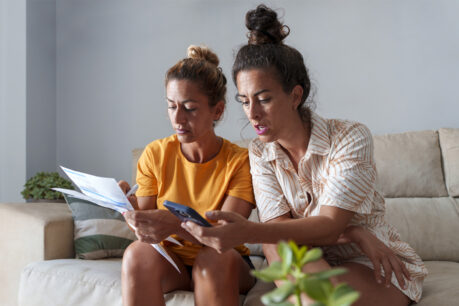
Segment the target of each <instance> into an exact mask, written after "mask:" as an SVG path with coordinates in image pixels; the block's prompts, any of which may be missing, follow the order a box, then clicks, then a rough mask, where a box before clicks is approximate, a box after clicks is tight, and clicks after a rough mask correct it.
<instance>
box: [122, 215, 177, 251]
mask: <svg viewBox="0 0 459 306" xmlns="http://www.w3.org/2000/svg"><path fill="white" fill-rule="evenodd" d="M124 219H125V220H126V222H127V223H128V224H129V225H130V226H131V227H132V228H133V229H134V230H135V234H136V236H137V238H138V239H139V240H140V241H141V242H146V243H160V242H161V241H163V240H164V239H166V238H167V237H169V236H170V235H172V234H175V232H176V231H177V229H179V228H180V221H179V220H178V219H177V217H175V216H174V215H172V214H171V213H170V212H169V211H167V210H164V209H153V210H138V211H127V212H126V213H124Z"/></svg>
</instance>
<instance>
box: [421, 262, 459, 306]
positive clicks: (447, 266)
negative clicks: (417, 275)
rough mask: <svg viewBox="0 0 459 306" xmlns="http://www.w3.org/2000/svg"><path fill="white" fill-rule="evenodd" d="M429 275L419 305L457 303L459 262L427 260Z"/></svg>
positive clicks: (441, 305)
mask: <svg viewBox="0 0 459 306" xmlns="http://www.w3.org/2000/svg"><path fill="white" fill-rule="evenodd" d="M425 264H426V267H427V270H429V275H427V278H426V279H425V280H424V286H423V288H422V298H421V301H419V303H417V304H416V305H417V306H433V305H435V306H448V305H457V304H458V301H459V290H458V288H459V263H457V262H448V261H427V262H425Z"/></svg>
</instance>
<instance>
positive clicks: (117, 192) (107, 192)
mask: <svg viewBox="0 0 459 306" xmlns="http://www.w3.org/2000/svg"><path fill="white" fill-rule="evenodd" d="M61 168H62V170H63V171H64V172H65V174H67V176H68V177H69V178H70V179H71V180H72V182H73V183H74V184H75V185H76V186H77V187H78V188H79V189H80V190H81V192H78V191H75V190H71V189H63V188H52V189H53V190H56V191H59V192H62V193H65V194H68V195H70V196H72V197H75V198H78V199H82V200H86V201H89V202H92V203H95V204H97V205H99V206H103V207H106V208H110V209H113V210H116V211H118V212H120V213H125V212H127V211H129V210H134V208H133V207H132V205H131V203H130V202H129V200H128V199H127V197H126V195H125V194H124V192H123V191H122V190H121V188H120V187H119V185H118V183H117V182H116V180H115V179H114V178H107V177H100V176H94V175H91V174H87V173H83V172H79V171H75V170H71V169H68V168H65V167H62V166H61ZM130 226H131V227H132V228H133V229H134V230H135V227H134V226H132V225H131V224H130ZM166 240H168V241H171V242H173V243H175V244H178V245H182V244H181V243H180V242H178V241H177V240H175V239H174V238H172V237H168V238H166ZM151 246H152V247H154V248H155V250H156V251H158V252H159V253H160V254H161V255H162V256H163V257H164V258H166V259H167V260H168V261H169V262H170V263H171V264H172V265H173V266H174V268H175V269H177V271H178V272H179V273H180V270H179V268H178V267H177V264H176V263H175V262H174V260H173V259H172V258H171V257H170V256H169V254H168V253H167V252H166V250H165V249H164V248H163V247H162V245H160V244H155V243H154V244H151Z"/></svg>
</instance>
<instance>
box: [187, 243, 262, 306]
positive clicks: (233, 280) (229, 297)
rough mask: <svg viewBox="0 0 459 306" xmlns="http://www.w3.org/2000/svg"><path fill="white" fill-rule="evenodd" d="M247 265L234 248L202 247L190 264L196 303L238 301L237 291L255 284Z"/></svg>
mask: <svg viewBox="0 0 459 306" xmlns="http://www.w3.org/2000/svg"><path fill="white" fill-rule="evenodd" d="M249 272H250V267H249V265H248V264H247V263H246V262H245V261H244V260H243V259H242V257H241V255H240V254H239V253H238V252H237V251H235V250H229V251H227V252H225V253H223V254H219V253H217V252H216V251H215V250H214V249H212V248H209V247H203V248H202V250H201V251H200V252H199V254H198V256H197V257H196V260H195V263H194V265H193V284H194V298H195V303H196V305H218V306H224V305H231V306H233V305H238V304H239V293H247V291H249V290H250V288H252V286H253V285H254V284H255V279H254V278H253V277H252V276H251V275H250V273H249Z"/></svg>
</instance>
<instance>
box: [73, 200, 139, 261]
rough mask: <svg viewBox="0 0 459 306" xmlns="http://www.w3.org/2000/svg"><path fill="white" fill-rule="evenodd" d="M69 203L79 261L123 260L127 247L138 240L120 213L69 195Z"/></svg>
mask: <svg viewBox="0 0 459 306" xmlns="http://www.w3.org/2000/svg"><path fill="white" fill-rule="evenodd" d="M65 200H66V201H67V203H68V205H69V207H70V210H71V211H72V217H73V221H74V225H75V227H74V239H75V241H74V244H75V253H76V257H77V258H81V259H100V258H108V257H122V256H123V253H124V250H125V249H126V248H127V246H128V245H129V244H130V243H131V242H133V241H134V240H135V239H136V236H135V234H134V233H133V232H132V231H131V230H130V229H129V227H128V226H127V224H126V221H125V220H124V217H123V215H121V214H120V213H119V212H117V211H114V210H111V209H108V208H105V207H101V206H99V205H97V204H94V203H91V202H88V201H85V200H81V199H78V198H75V197H72V196H69V195H65Z"/></svg>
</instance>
